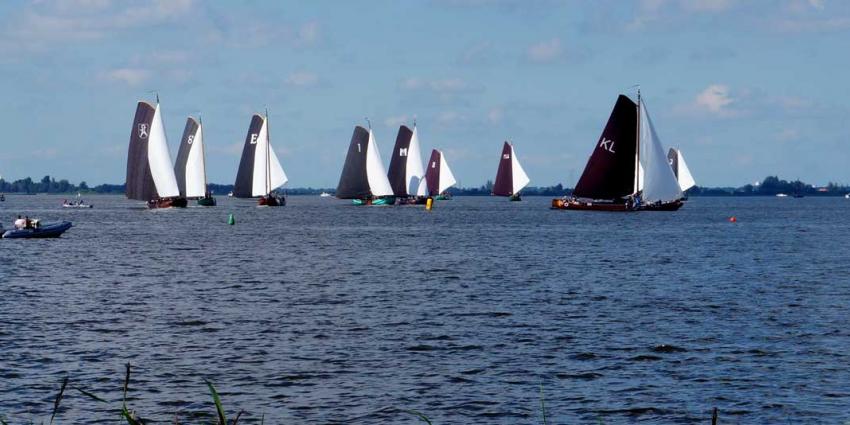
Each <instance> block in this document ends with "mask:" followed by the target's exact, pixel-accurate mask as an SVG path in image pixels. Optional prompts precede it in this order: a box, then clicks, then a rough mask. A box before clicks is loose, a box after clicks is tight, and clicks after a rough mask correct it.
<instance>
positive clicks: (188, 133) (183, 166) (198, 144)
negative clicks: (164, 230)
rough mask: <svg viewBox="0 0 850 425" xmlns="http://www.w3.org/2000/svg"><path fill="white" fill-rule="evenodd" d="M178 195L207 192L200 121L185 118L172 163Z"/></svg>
mask: <svg viewBox="0 0 850 425" xmlns="http://www.w3.org/2000/svg"><path fill="white" fill-rule="evenodd" d="M174 174H175V175H176V176H177V186H178V188H179V189H180V196H184V197H187V198H202V197H204V196H205V195H206V193H207V174H206V167H205V160H204V134H203V128H202V125H201V122H200V121H198V120H196V119H195V118H192V117H189V118H187V119H186V127H185V128H184V129H183V137H182V138H181V139H180V149H179V150H178V152H177V162H176V163H175V164H174Z"/></svg>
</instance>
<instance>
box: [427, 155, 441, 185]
mask: <svg viewBox="0 0 850 425" xmlns="http://www.w3.org/2000/svg"><path fill="white" fill-rule="evenodd" d="M425 182H426V183H427V184H428V196H437V195H439V194H440V151H438V150H436V149H434V150H432V151H431V159H429V160H428V165H427V166H426V168H425Z"/></svg>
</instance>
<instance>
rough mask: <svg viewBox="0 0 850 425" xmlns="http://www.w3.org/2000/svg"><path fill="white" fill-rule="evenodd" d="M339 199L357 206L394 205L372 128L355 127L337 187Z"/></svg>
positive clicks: (393, 198)
mask: <svg viewBox="0 0 850 425" xmlns="http://www.w3.org/2000/svg"><path fill="white" fill-rule="evenodd" d="M336 197H337V198H339V199H351V201H352V203H353V204H354V205H392V204H393V203H395V196H394V192H393V188H392V186H391V185H390V180H389V179H388V178H387V173H386V171H384V164H383V162H382V161H381V154H380V152H378V144H377V143H376V142H375V136H374V134H373V133H372V126H371V125H370V126H369V129H368V130H367V129H365V128H363V127H361V126H359V125H358V126H356V127H354V134H352V135H351V143H349V145H348V154H347V155H346V156H345V164H344V165H343V166H342V174H340V176H339V184H338V185H337V187H336Z"/></svg>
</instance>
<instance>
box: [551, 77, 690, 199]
mask: <svg viewBox="0 0 850 425" xmlns="http://www.w3.org/2000/svg"><path fill="white" fill-rule="evenodd" d="M682 198H683V194H682V190H681V189H680V187H679V182H678V181H677V179H676V176H675V175H674V174H673V169H672V168H671V167H670V164H669V162H668V161H667V157H666V155H665V153H664V150H663V147H662V146H661V140H660V138H659V137H658V134H657V133H656V132H655V127H654V125H653V123H652V120H651V119H650V117H649V112H648V111H647V109H646V105H645V102H643V100H642V99H641V95H640V90H638V93H637V102H635V101H633V100H631V99H630V98H628V97H627V96H625V95H622V94H621V95H620V96H619V97H618V98H617V102H616V103H615V105H614V109H613V110H612V111H611V116H610V117H609V118H608V123H607V124H606V125H605V129H604V130H603V131H602V135H601V136H600V137H599V140H598V141H597V142H596V143H595V145H594V150H593V153H592V154H591V156H590V159H588V161H587V165H586V166H585V169H584V172H583V173H582V175H581V177H580V178H579V181H578V183H577V184H576V186H575V189H574V190H573V194H572V196H571V197H564V198H558V199H553V200H552V208H553V209H566V210H584V211H638V210H641V211H675V210H678V209H679V208H681V207H682V205H683V202H682Z"/></svg>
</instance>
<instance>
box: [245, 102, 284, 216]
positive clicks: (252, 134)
mask: <svg viewBox="0 0 850 425" xmlns="http://www.w3.org/2000/svg"><path fill="white" fill-rule="evenodd" d="M268 117H269V114H268V112H266V115H265V116H262V115H260V114H254V116H253V117H251V124H250V125H249V126H248V135H247V136H245V145H244V146H243V147H242V159H241V160H240V161H239V171H237V173H236V183H235V184H234V185H233V196H234V197H236V198H259V199H258V200H257V205H258V206H261V207H262V206H266V207H278V206H284V205H286V198H285V197H284V196H282V195H280V194H278V193H277V192H276V191H275V190H276V189H277V188H279V187H280V186H283V185H284V184H286V182H287V181H288V179H287V177H286V173H285V172H284V171H283V167H282V166H281V165H280V161H279V160H278V159H277V154H275V152H274V148H272V145H271V142H270V138H269V118H268Z"/></svg>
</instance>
